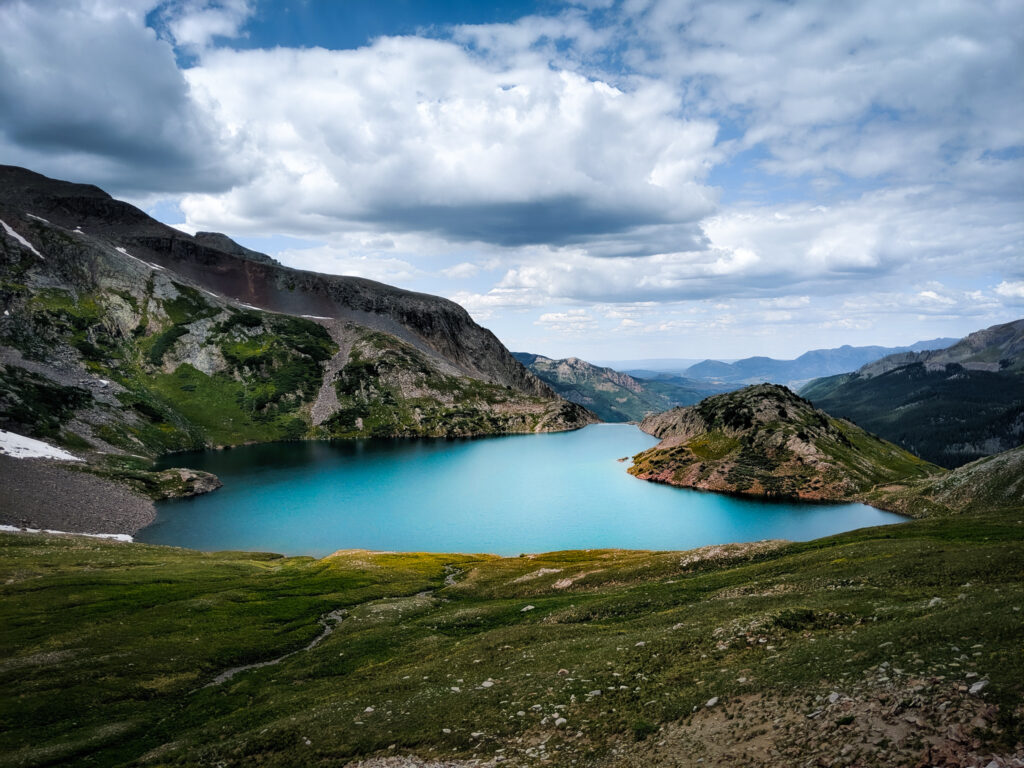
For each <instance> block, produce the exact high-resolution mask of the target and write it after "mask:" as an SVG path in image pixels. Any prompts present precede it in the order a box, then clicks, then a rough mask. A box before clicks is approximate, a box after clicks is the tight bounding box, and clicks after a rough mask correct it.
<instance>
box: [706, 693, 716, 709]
mask: <svg viewBox="0 0 1024 768" xmlns="http://www.w3.org/2000/svg"><path fill="white" fill-rule="evenodd" d="M717 703H718V697H717V696H712V697H711V698H710V699H708V700H707V701H706V702H705V703H704V706H705V707H713V706H715V704H717Z"/></svg>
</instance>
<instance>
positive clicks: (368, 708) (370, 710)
mask: <svg viewBox="0 0 1024 768" xmlns="http://www.w3.org/2000/svg"><path fill="white" fill-rule="evenodd" d="M372 713H373V707H367V708H366V709H364V710H363V714H366V715H369V714H372Z"/></svg>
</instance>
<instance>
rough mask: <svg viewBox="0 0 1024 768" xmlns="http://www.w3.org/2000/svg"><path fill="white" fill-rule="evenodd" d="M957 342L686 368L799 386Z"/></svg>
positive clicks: (720, 377) (696, 375)
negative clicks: (888, 358) (893, 356)
mask: <svg viewBox="0 0 1024 768" xmlns="http://www.w3.org/2000/svg"><path fill="white" fill-rule="evenodd" d="M955 342H956V339H945V338H943V339H932V340H930V341H919V342H917V343H915V344H911V345H910V346H908V347H877V346H872V347H851V346H850V345H848V344H846V345H843V346H842V347H837V348H835V349H814V350H811V351H810V352H804V353H803V354H802V355H800V357H798V358H796V359H795V360H776V359H775V358H771V357H747V358H744V359H742V360H737V361H735V362H732V363H723V362H720V361H718V360H705V361H704V362H702V363H698V364H696V365H693V366H691V367H689V368H687V369H686V371H685V372H684V375H685V376H687V377H689V378H691V379H708V380H711V381H715V382H720V383H723V384H734V385H745V384H757V383H760V382H762V381H770V382H773V383H776V384H786V385H787V386H793V387H795V386H798V385H799V384H803V383H806V382H808V381H810V380H811V379H814V378H820V377H822V376H831V375H834V374H838V373H847V372H849V371H853V370H856V369H857V368H859V367H861V366H862V365H865V364H866V363H870V362H872V361H874V360H878V359H879V358H881V357H884V356H886V355H890V354H892V353H895V352H912V351H919V350H932V349H941V348H943V347H946V346H949V345H950V344H953V343H955Z"/></svg>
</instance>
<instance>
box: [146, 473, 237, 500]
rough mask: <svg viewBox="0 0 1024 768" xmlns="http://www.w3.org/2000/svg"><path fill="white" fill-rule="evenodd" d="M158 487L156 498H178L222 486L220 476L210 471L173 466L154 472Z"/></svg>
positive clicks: (214, 489) (197, 494) (206, 491)
mask: <svg viewBox="0 0 1024 768" xmlns="http://www.w3.org/2000/svg"><path fill="white" fill-rule="evenodd" d="M154 474H155V475H156V478H155V479H156V483H157V487H158V488H159V492H158V495H157V498H158V499H180V498H187V497H188V496H199V495H200V494H203V493H210V492H211V491H216V490H217V489H218V488H220V487H222V486H223V485H224V483H222V482H221V481H220V478H219V477H217V476H216V475H214V474H211V473H210V472H203V471H202V470H199V469H185V468H182V467H174V468H173V469H162V470H160V471H159V472H156V473H154Z"/></svg>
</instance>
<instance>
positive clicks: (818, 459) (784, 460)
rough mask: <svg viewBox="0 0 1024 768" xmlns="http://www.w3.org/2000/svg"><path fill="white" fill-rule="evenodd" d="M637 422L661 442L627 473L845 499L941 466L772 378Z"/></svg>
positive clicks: (694, 484)
mask: <svg viewBox="0 0 1024 768" xmlns="http://www.w3.org/2000/svg"><path fill="white" fill-rule="evenodd" d="M640 428H641V429H643V430H644V431H645V432H648V433H650V434H652V435H654V436H655V437H660V438H662V441H661V442H660V443H659V444H658V445H657V446H655V447H654V448H651V449H649V450H647V451H644V452H642V453H639V454H637V455H636V456H634V457H633V465H632V466H631V467H630V468H629V472H630V473H631V474H633V475H635V476H637V477H639V478H641V479H644V480H653V481H656V482H662V483H667V484H669V485H675V486H680V487H683V488H697V489H701V490H708V491H722V492H727V493H736V494H742V495H750V496H766V497H775V498H786V499H807V500H821V501H844V500H855V499H863V498H865V497H866V494H868V493H869V492H870V491H871V490H872V489H873V488H875V487H876V486H877V485H879V484H885V483H891V482H894V481H898V480H906V479H921V478H925V477H929V476H931V475H934V474H938V473H941V472H942V470H941V469H939V468H938V467H935V466H933V465H931V464H928V463H927V462H925V461H922V460H921V459H919V458H917V457H916V456H913V455H912V454H910V453H908V452H906V451H904V450H903V449H901V448H899V447H897V446H895V445H892V444H891V443H887V442H886V441H884V440H882V439H880V438H878V437H875V436H874V435H871V434H868V433H867V432H865V431H864V430H862V429H860V428H859V427H857V426H855V425H853V424H851V423H849V422H847V421H843V420H840V419H835V418H832V417H830V416H828V415H827V414H826V413H824V412H823V411H820V410H817V409H815V408H814V407H813V406H812V405H811V404H810V403H809V402H808V401H806V400H804V399H803V398H800V397H798V396H797V395H795V394H793V393H792V392H790V391H789V390H788V389H786V388H785V387H782V386H778V385H774V384H759V385H755V386H751V387H747V388H745V389H741V390H738V391H736V392H730V393H728V394H724V395H716V396H714V397H709V398H707V399H706V400H703V401H702V402H700V403H699V404H697V405H695V406H690V407H687V408H675V409H673V410H670V411H667V412H665V413H660V414H657V415H654V416H650V417H648V418H646V419H644V421H643V422H642V423H641V425H640Z"/></svg>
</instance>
